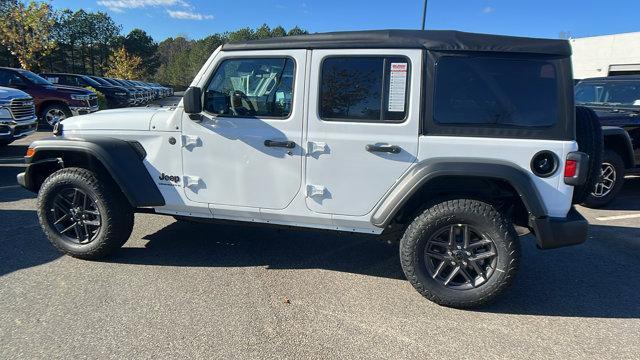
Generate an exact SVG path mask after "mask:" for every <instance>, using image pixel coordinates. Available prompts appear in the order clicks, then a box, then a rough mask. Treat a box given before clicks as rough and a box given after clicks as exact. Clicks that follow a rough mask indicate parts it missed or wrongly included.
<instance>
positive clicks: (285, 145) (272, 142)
mask: <svg viewBox="0 0 640 360" xmlns="http://www.w3.org/2000/svg"><path fill="white" fill-rule="evenodd" d="M264 146H268V147H283V148H287V149H293V148H295V147H296V143H295V142H293V141H275V140H265V141H264Z"/></svg>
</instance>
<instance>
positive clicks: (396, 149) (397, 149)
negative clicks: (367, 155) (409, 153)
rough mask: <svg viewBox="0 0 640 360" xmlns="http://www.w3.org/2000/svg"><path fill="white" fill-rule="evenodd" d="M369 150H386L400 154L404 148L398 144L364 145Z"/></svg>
mask: <svg viewBox="0 0 640 360" xmlns="http://www.w3.org/2000/svg"><path fill="white" fill-rule="evenodd" d="M364 148H365V149H366V150H367V151H368V152H386V153H390V154H399V153H400V152H401V151H402V149H401V148H400V146H397V145H372V144H369V145H367V146H365V147H364Z"/></svg>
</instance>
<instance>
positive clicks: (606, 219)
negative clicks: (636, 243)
mask: <svg viewBox="0 0 640 360" xmlns="http://www.w3.org/2000/svg"><path fill="white" fill-rule="evenodd" d="M636 218H640V214H629V215H615V216H603V217H597V218H596V220H599V221H611V220H626V219H636Z"/></svg>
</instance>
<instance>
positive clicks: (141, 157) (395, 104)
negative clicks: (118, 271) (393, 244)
mask: <svg viewBox="0 0 640 360" xmlns="http://www.w3.org/2000/svg"><path fill="white" fill-rule="evenodd" d="M570 55H571V51H570V47H569V44H568V43H567V42H566V41H561V40H545V39H528V38H515V37H506V36H494V35H480V34H469V33H461V32H454V31H408V30H390V31H364V32H345V33H329V34H315V35H306V36H295V37H285V38H278V39H270V40H259V41H249V42H243V43H230V44H225V45H223V46H221V47H220V48H219V49H217V50H216V51H215V52H214V53H213V54H212V55H211V57H210V58H209V60H208V61H207V63H206V64H205V65H204V66H203V68H202V69H201V70H200V72H199V73H198V74H197V76H196V77H195V79H194V80H193V82H192V84H191V87H190V88H189V89H188V90H187V92H186V93H185V95H184V98H183V100H182V102H181V103H180V104H179V105H178V106H176V107H170V108H138V109H118V110H109V111H100V112H98V113H95V114H90V115H86V116H79V117H74V118H71V119H66V120H65V121H64V122H62V123H61V124H60V125H58V126H57V128H56V129H55V132H54V133H55V135H56V136H55V137H52V138H49V139H44V140H40V141H36V142H34V143H33V144H31V146H30V148H29V150H28V153H27V156H26V161H27V163H28V166H27V168H26V171H25V172H24V173H22V174H19V175H18V181H19V183H20V184H21V185H23V186H24V187H25V188H27V189H29V190H31V191H34V192H39V194H38V217H39V220H40V223H41V225H42V228H43V230H44V232H45V233H46V235H47V236H48V238H49V240H50V241H51V242H52V243H53V245H54V246H56V247H57V248H58V249H60V250H61V251H63V252H64V253H66V254H69V255H71V256H75V257H78V258H82V259H97V258H101V257H104V256H106V255H108V254H109V253H111V252H113V251H115V250H116V249H117V248H119V247H120V246H122V245H123V244H124V243H125V242H126V241H127V239H128V237H129V235H130V234H131V231H132V227H133V218H134V213H135V212H152V213H155V214H165V215H170V216H174V217H178V218H182V219H184V218H198V219H199V220H207V219H218V220H219V219H224V220H231V221H241V222H259V223H265V224H275V225H285V226H292V227H306V228H317V229H330V230H336V231H347V232H357V233H370V234H379V235H380V236H381V237H383V238H385V239H399V240H400V241H399V243H400V245H399V247H400V249H399V252H400V261H401V264H402V268H403V270H404V272H405V274H406V276H407V278H408V280H409V281H410V282H411V283H412V284H413V286H414V287H415V288H416V289H417V290H418V291H419V292H420V293H421V294H422V295H424V296H425V297H427V298H428V299H430V300H433V301H435V302H437V303H439V304H442V305H446V306H452V307H459V308H468V307H474V306H480V305H483V304H485V303H487V302H489V301H490V300H492V299H493V298H495V297H496V296H497V295H498V294H499V293H501V292H502V291H503V290H504V289H505V288H506V287H507V286H508V285H509V284H510V283H511V282H512V280H513V279H514V276H515V274H516V271H517V268H518V263H519V239H518V235H517V233H516V230H515V226H519V227H523V228H528V229H529V230H530V231H531V232H532V233H533V234H534V235H535V237H536V238H537V245H538V246H539V247H540V248H543V249H544V248H555V247H560V246H566V245H573V244H579V243H582V242H584V241H585V239H586V234H587V227H588V224H587V222H586V221H585V220H584V218H582V217H581V216H580V215H579V214H578V212H577V211H575V210H574V209H573V207H572V203H576V202H579V201H581V197H583V196H584V194H585V193H588V190H586V189H591V188H592V184H593V183H594V182H595V181H596V180H597V179H596V178H597V174H596V172H597V169H599V166H597V165H596V166H594V164H595V163H596V162H597V161H599V160H598V159H599V158H600V154H599V153H600V152H601V151H602V150H601V146H602V145H601V141H602V140H601V139H599V138H598V136H599V135H597V133H596V132H595V130H594V127H597V121H594V120H593V116H592V115H593V114H592V113H590V112H589V111H588V110H585V109H580V108H578V111H577V117H578V121H577V123H578V124H579V125H578V126H577V128H578V129H577V128H576V108H575V107H574V102H573V89H572V86H573V85H572V84H573V79H572V73H571V65H570V64H571V63H570ZM581 129H582V130H581ZM576 132H577V133H578V138H577V141H576ZM580 134H582V138H583V139H582V140H581V139H580V136H581V135H580ZM578 143H580V152H579V151H578V149H579V145H578Z"/></svg>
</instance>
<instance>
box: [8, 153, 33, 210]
mask: <svg viewBox="0 0 640 360" xmlns="http://www.w3.org/2000/svg"><path fill="white" fill-rule="evenodd" d="M22 171H24V167H23V166H22V165H19V164H8V165H2V166H0V199H2V200H1V201H0V202H3V203H4V202H11V201H18V200H23V199H33V198H35V197H36V194H34V193H32V192H29V191H27V190H25V189H23V188H22V187H20V185H18V182H17V180H16V175H18V173H20V172H22ZM0 219H2V218H0ZM2 220H3V219H2Z"/></svg>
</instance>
